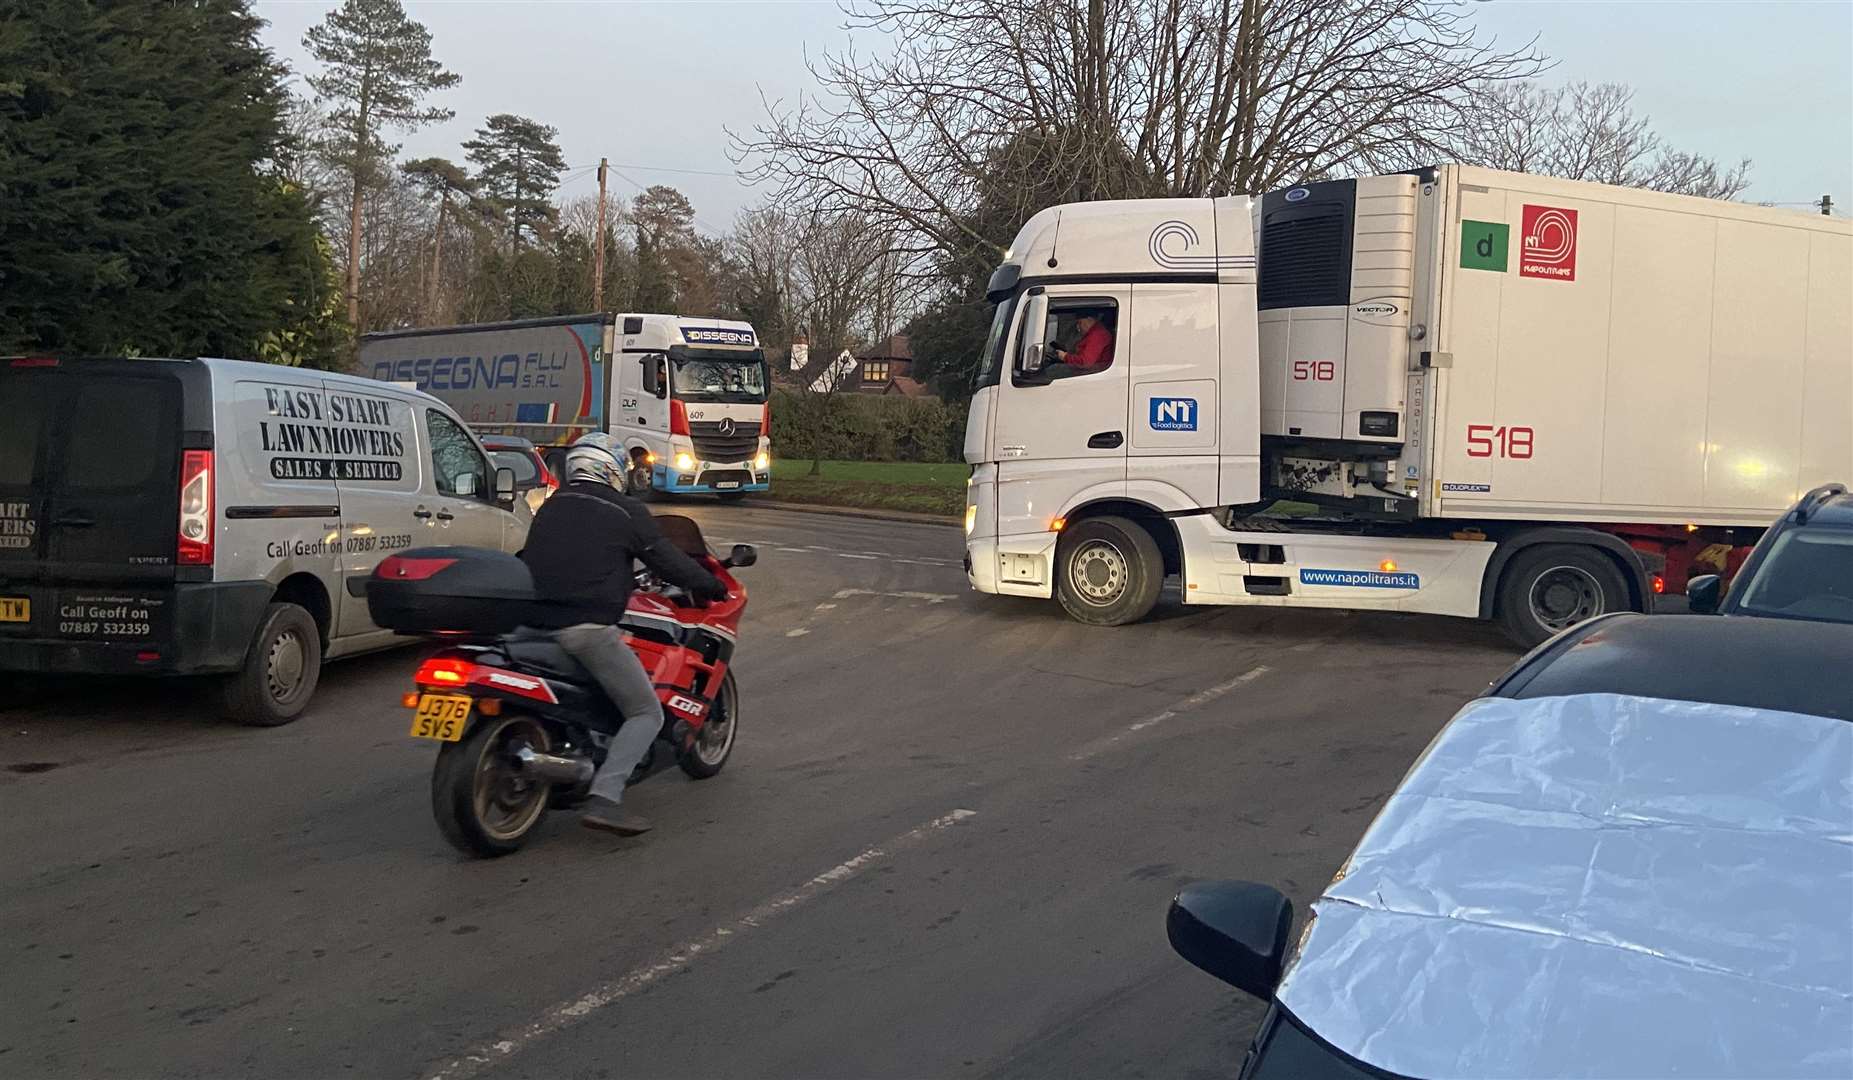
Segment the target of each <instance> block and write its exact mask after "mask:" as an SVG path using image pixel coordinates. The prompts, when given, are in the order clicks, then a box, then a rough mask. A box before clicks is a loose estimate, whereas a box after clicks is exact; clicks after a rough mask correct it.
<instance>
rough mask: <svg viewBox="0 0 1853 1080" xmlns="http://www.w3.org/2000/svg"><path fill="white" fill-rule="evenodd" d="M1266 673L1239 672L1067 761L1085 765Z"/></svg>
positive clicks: (1255, 670) (1263, 667)
mask: <svg viewBox="0 0 1853 1080" xmlns="http://www.w3.org/2000/svg"><path fill="white" fill-rule="evenodd" d="M1269 670H1270V669H1269V668H1268V666H1267V665H1266V664H1262V665H1260V666H1259V667H1255V668H1251V669H1249V670H1247V671H1244V672H1242V673H1241V674H1240V675H1237V676H1236V677H1235V678H1233V679H1230V680H1229V681H1228V682H1225V683H1217V684H1216V685H1215V686H1212V687H1209V688H1208V689H1205V690H1199V691H1197V692H1196V693H1194V694H1192V695H1190V696H1189V697H1187V698H1185V699H1184V700H1182V701H1180V702H1178V703H1177V704H1176V705H1173V706H1171V707H1170V708H1169V709H1166V710H1164V711H1163V712H1157V713H1153V714H1152V715H1150V716H1148V717H1146V718H1145V719H1143V720H1136V721H1134V722H1133V723H1131V724H1128V725H1126V730H1125V731H1120V732H1115V733H1114V734H1112V735H1109V736H1107V737H1106V738H1104V739H1096V740H1094V741H1093V742H1091V743H1088V744H1087V745H1086V746H1083V747H1082V748H1081V749H1079V750H1077V751H1075V752H1074V753H1072V754H1070V755H1069V756H1068V760H1069V761H1086V760H1087V759H1088V758H1091V757H1094V756H1096V755H1098V754H1101V753H1103V752H1105V751H1107V750H1110V749H1112V747H1113V746H1114V745H1115V744H1117V743H1119V742H1120V741H1121V740H1122V739H1125V738H1126V737H1127V736H1128V735H1135V734H1137V733H1139V732H1141V731H1144V730H1145V729H1147V728H1152V727H1157V726H1158V725H1159V724H1162V723H1164V722H1165V721H1166V720H1170V719H1173V718H1174V717H1176V716H1177V715H1178V714H1179V713H1186V712H1189V711H1190V710H1192V709H1195V708H1197V707H1198V706H1201V705H1207V704H1209V703H1210V702H1212V701H1215V700H1216V699H1217V698H1219V697H1221V696H1223V695H1224V694H1226V693H1228V692H1229V691H1231V690H1233V689H1235V688H1236V687H1238V686H1244V685H1246V684H1248V683H1251V682H1254V681H1255V680H1256V679H1259V678H1260V677H1261V676H1263V675H1266V674H1267V673H1268V671H1269Z"/></svg>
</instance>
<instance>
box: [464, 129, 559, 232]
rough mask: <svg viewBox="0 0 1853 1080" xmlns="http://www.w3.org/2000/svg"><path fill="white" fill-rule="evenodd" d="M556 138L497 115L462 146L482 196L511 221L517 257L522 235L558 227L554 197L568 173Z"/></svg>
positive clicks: (549, 132)
mask: <svg viewBox="0 0 1853 1080" xmlns="http://www.w3.org/2000/svg"><path fill="white" fill-rule="evenodd" d="M557 135H559V132H558V131H557V130H555V129H554V128H551V127H548V126H547V125H546V124H542V123H540V122H539V121H536V120H530V119H528V118H527V117H525V116H514V115H512V114H509V113H497V114H496V115H494V116H491V117H490V118H489V119H488V121H487V122H486V123H485V124H484V125H483V126H482V127H480V128H477V129H476V138H474V139H471V140H470V141H469V142H466V143H464V144H463V149H464V150H465V151H466V152H467V153H468V155H469V159H470V162H471V163H472V164H474V165H475V166H476V178H477V182H478V183H479V184H480V185H481V186H482V190H483V194H484V195H486V196H488V197H489V198H490V199H492V200H494V201H495V204H496V206H497V208H498V209H499V210H500V211H501V213H502V214H503V215H504V216H505V217H506V219H507V222H508V228H509V241H510V243H511V244H512V246H513V248H514V249H515V250H516V251H519V250H520V249H521V234H522V230H523V229H525V230H526V231H527V232H528V233H529V234H530V235H533V236H538V235H539V234H540V232H541V231H542V230H543V229H546V228H548V227H549V226H551V225H552V224H553V222H554V215H555V209H554V205H553V193H554V190H555V189H557V188H558V187H559V186H560V173H561V172H562V171H564V170H565V168H566V159H565V158H564V157H562V156H561V155H560V145H559V144H558V143H556V142H554V138H555V136H557Z"/></svg>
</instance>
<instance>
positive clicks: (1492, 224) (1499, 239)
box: [1461, 220, 1511, 274]
mask: <svg viewBox="0 0 1853 1080" xmlns="http://www.w3.org/2000/svg"><path fill="white" fill-rule="evenodd" d="M1510 232H1511V229H1510V227H1509V226H1507V225H1506V224H1505V223H1504V222H1499V221H1465V220H1463V221H1462V222H1461V269H1463V270H1492V271H1495V272H1497V273H1501V274H1503V273H1505V272H1506V238H1507V234H1508V233H1510Z"/></svg>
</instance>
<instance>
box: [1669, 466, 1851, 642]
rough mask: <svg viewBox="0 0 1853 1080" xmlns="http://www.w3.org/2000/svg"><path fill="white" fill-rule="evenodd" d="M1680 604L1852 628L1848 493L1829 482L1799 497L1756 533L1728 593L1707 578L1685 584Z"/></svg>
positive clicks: (1713, 577)
mask: <svg viewBox="0 0 1853 1080" xmlns="http://www.w3.org/2000/svg"><path fill="white" fill-rule="evenodd" d="M1686 600H1687V603H1688V605H1689V607H1690V609H1691V610H1692V611H1693V612H1694V613H1697V614H1714V613H1715V614H1720V615H1760V616H1763V617H1765V618H1774V619H1824V620H1827V621H1829V622H1841V623H1853V492H1849V491H1848V490H1847V488H1846V485H1844V484H1828V485H1826V486H1824V487H1818V488H1815V489H1814V490H1813V491H1810V492H1809V493H1808V494H1806V495H1804V496H1802V497H1801V499H1800V501H1798V502H1797V503H1796V504H1795V505H1794V507H1792V508H1791V509H1790V510H1789V512H1788V513H1786V514H1784V515H1782V517H1781V518H1780V519H1778V520H1777V521H1776V523H1775V524H1774V525H1772V526H1770V528H1769V531H1768V532H1766V533H1764V534H1763V539H1762V540H1760V541H1758V542H1757V545H1756V547H1755V548H1754V549H1753V550H1752V551H1751V552H1750V557H1749V558H1747V559H1745V560H1744V565H1743V567H1742V568H1741V569H1740V570H1738V572H1737V577H1736V578H1735V579H1733V580H1732V582H1731V587H1730V590H1729V591H1728V592H1727V591H1726V590H1725V588H1724V583H1723V580H1722V579H1720V578H1719V577H1718V576H1717V575H1715V574H1707V575H1705V576H1704V577H1697V578H1693V579H1692V580H1691V581H1690V582H1688V583H1687V585H1686Z"/></svg>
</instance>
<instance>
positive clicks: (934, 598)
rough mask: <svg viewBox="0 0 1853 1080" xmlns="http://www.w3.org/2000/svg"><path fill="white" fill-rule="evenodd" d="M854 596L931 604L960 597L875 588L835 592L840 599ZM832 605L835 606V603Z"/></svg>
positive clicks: (948, 594)
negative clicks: (885, 590) (918, 601)
mask: <svg viewBox="0 0 1853 1080" xmlns="http://www.w3.org/2000/svg"><path fill="white" fill-rule="evenodd" d="M852 596H885V597H888V598H889V599H893V600H924V601H926V602H927V603H929V604H943V603H945V602H946V601H948V600H957V599H958V597H957V596H953V595H951V594H950V593H932V592H905V591H904V592H881V591H878V590H875V589H838V590H837V591H836V593H835V597H836V599H838V600H847V599H849V598H850V597H852ZM831 606H832V607H834V606H835V605H831Z"/></svg>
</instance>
